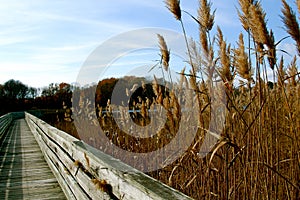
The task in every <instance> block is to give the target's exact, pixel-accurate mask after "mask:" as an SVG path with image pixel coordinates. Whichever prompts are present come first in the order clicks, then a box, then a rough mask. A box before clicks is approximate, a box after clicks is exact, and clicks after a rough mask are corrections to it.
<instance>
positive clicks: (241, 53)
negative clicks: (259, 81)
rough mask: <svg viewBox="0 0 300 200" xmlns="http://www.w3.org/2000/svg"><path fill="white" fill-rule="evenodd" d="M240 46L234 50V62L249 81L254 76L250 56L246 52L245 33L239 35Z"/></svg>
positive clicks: (238, 70)
mask: <svg viewBox="0 0 300 200" xmlns="http://www.w3.org/2000/svg"><path fill="white" fill-rule="evenodd" d="M238 46H239V47H238V48H237V49H235V50H234V53H235V55H234V64H235V67H236V69H237V72H238V73H239V75H240V76H241V77H242V78H244V79H247V80H248V81H250V80H251V78H252V73H251V69H250V66H249V63H248V56H247V54H246V52H245V46H244V39H243V34H242V33H241V34H240V36H239V42H238Z"/></svg>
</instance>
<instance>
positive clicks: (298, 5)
mask: <svg viewBox="0 0 300 200" xmlns="http://www.w3.org/2000/svg"><path fill="white" fill-rule="evenodd" d="M297 8H298V12H299V13H300V0H297Z"/></svg>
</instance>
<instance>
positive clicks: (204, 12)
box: [198, 0, 215, 32]
mask: <svg viewBox="0 0 300 200" xmlns="http://www.w3.org/2000/svg"><path fill="white" fill-rule="evenodd" d="M211 6H212V3H211V2H207V0H200V6H199V9H198V21H199V22H200V25H201V26H202V28H204V30H205V31H206V32H208V31H210V30H211V29H212V27H213V25H214V20H215V10H214V11H213V12H212V13H211Z"/></svg>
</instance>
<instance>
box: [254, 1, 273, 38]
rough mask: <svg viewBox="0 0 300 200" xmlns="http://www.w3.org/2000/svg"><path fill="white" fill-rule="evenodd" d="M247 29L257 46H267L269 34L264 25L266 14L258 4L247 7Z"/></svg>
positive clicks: (265, 24)
mask: <svg viewBox="0 0 300 200" xmlns="http://www.w3.org/2000/svg"><path fill="white" fill-rule="evenodd" d="M249 14H250V18H249V22H250V23H249V27H250V30H251V32H252V37H253V38H254V40H255V42H256V43H257V44H259V43H260V44H268V43H269V42H268V40H269V32H268V29H267V23H266V19H265V17H266V13H265V11H264V10H263V8H262V7H261V4H260V3H259V2H256V3H255V4H251V5H250V7H249Z"/></svg>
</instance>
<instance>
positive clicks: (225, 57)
mask: <svg viewBox="0 0 300 200" xmlns="http://www.w3.org/2000/svg"><path fill="white" fill-rule="evenodd" d="M217 31H218V34H217V39H218V46H219V57H220V62H221V66H222V67H221V68H220V69H219V71H220V73H221V76H222V79H223V80H224V81H226V82H231V81H233V75H232V73H231V69H230V57H229V56H230V46H229V47H228V49H227V44H226V42H225V41H224V39H223V33H222V30H221V29H220V27H219V26H218V27H217Z"/></svg>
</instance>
